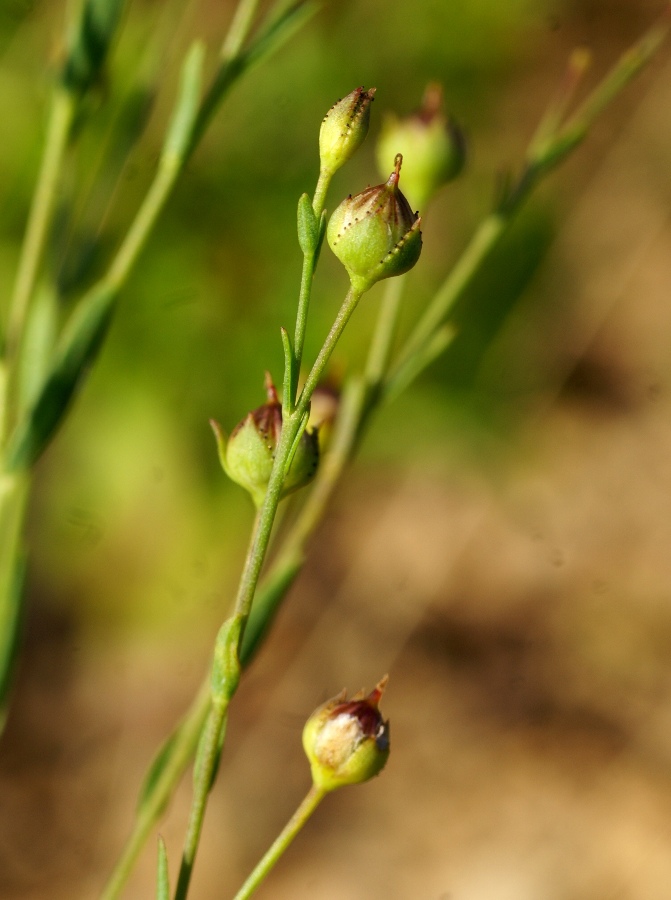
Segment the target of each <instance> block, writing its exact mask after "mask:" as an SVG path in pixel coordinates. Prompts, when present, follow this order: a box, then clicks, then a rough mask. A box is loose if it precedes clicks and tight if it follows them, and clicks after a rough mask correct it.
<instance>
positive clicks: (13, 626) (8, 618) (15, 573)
mask: <svg viewBox="0 0 671 900" xmlns="http://www.w3.org/2000/svg"><path fill="white" fill-rule="evenodd" d="M25 574H26V555H25V554H24V553H19V554H18V555H17V556H16V558H15V559H14V561H13V565H11V566H10V568H9V570H8V572H7V576H8V577H7V578H6V579H3V581H4V582H5V583H3V584H2V585H0V590H1V591H2V595H1V596H0V734H2V732H3V730H4V727H5V721H6V719H7V707H8V702H7V701H8V696H9V689H10V687H11V682H12V675H13V672H14V663H15V661H16V656H17V653H18V645H19V638H20V635H21V621H22V611H23V603H22V602H21V601H22V596H23V582H24V579H25Z"/></svg>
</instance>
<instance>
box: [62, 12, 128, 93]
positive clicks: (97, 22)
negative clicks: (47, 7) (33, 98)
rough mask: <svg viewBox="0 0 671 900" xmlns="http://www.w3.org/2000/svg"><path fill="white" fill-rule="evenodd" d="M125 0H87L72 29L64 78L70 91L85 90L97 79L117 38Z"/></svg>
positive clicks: (81, 91)
mask: <svg viewBox="0 0 671 900" xmlns="http://www.w3.org/2000/svg"><path fill="white" fill-rule="evenodd" d="M124 4H125V0H85V2H84V3H83V5H81V7H80V13H79V16H78V18H77V20H76V21H75V23H74V25H73V27H72V28H71V29H70V34H69V40H68V50H67V56H66V59H65V63H64V65H63V70H62V73H61V81H62V83H63V85H64V86H65V88H66V89H67V90H68V91H73V92H74V91H76V92H79V93H81V94H83V93H85V92H86V91H87V90H88V89H89V88H90V87H91V86H92V84H93V83H94V82H95V80H96V79H97V77H98V75H99V73H100V70H101V69H102V67H103V65H104V64H105V59H106V57H107V53H108V50H109V47H110V43H111V42H112V39H113V37H114V34H115V32H116V29H117V26H118V24H119V20H120V18H121V13H122V11H123V7H124Z"/></svg>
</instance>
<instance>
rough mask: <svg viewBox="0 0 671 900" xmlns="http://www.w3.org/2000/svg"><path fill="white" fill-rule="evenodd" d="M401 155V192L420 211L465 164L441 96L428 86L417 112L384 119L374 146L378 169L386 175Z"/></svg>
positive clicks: (460, 141) (459, 134)
mask: <svg viewBox="0 0 671 900" xmlns="http://www.w3.org/2000/svg"><path fill="white" fill-rule="evenodd" d="M397 153H402V154H403V158H404V160H405V163H404V166H403V188H404V190H405V192H406V194H407V195H408V197H409V198H410V200H411V201H412V203H414V204H417V206H418V207H419V208H420V209H424V207H425V206H426V204H427V202H428V201H429V200H430V199H431V197H432V196H433V195H434V194H435V192H436V191H437V190H438V189H439V188H440V187H441V186H442V185H444V184H447V182H448V181H452V179H454V178H456V177H457V175H458V174H459V173H460V172H461V170H462V169H463V167H464V163H465V161H466V142H465V139H464V136H463V134H462V132H461V131H460V129H459V127H458V126H457V125H456V124H455V122H454V121H453V120H452V119H451V118H449V117H448V116H447V115H446V114H445V111H444V109H443V92H442V89H441V87H440V85H438V84H430V85H429V86H428V87H427V89H426V91H425V93H424V99H423V101H422V106H421V109H419V110H418V112H416V113H415V114H414V115H412V116H409V117H408V118H406V119H398V118H397V117H396V116H394V115H390V116H387V117H386V118H385V120H384V122H383V124H382V133H381V135H380V138H379V140H378V143H377V161H378V168H379V170H380V172H381V173H382V174H384V173H385V172H388V171H389V166H390V165H391V162H392V160H393V159H394V156H395V155H396V154H397Z"/></svg>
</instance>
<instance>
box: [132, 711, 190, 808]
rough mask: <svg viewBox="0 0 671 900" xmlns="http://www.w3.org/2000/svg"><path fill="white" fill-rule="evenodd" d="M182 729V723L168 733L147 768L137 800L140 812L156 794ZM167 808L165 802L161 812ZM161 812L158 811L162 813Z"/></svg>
mask: <svg viewBox="0 0 671 900" xmlns="http://www.w3.org/2000/svg"><path fill="white" fill-rule="evenodd" d="M181 729H182V725H181V724H180V725H178V726H177V728H175V729H174V731H173V732H172V734H170V735H168V737H167V738H166V739H165V741H164V742H163V744H162V745H161V746H160V747H159V750H158V753H157V754H156V756H155V757H154V759H153V760H152V762H151V765H150V766H149V769H148V770H147V774H146V775H145V777H144V781H143V782H142V787H141V788H140V795H139V797H138V800H137V809H138V812H140V811H141V810H142V808H143V807H144V806H145V804H146V803H148V802H149V801H150V800H153V798H154V795H155V790H154V789H155V787H156V785H157V783H158V781H159V779H160V777H161V775H162V774H163V772H164V770H165V768H166V767H167V765H168V763H169V762H170V761H171V759H172V756H173V753H174V751H175V746H176V744H177V738H178V736H179V733H180V731H181ZM164 808H165V803H164V804H163V807H162V808H161V810H160V812H162V811H163V809H164ZM160 812H159V813H158V814H159V815H160Z"/></svg>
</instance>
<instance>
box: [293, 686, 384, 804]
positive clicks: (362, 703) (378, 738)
mask: <svg viewBox="0 0 671 900" xmlns="http://www.w3.org/2000/svg"><path fill="white" fill-rule="evenodd" d="M386 685H387V676H385V677H384V678H383V679H382V681H381V682H380V683H379V684H378V685H377V687H376V688H375V689H374V690H372V691H371V693H370V694H368V696H367V697H365V696H364V693H363V691H361V692H360V693H359V694H356V695H355V696H354V697H352V699H351V700H348V699H347V695H346V692H345V691H343V692H342V693H341V694H339V695H338V696H337V697H334V698H333V699H332V700H329V701H328V702H327V703H325V704H324V705H323V706H320V707H319V708H318V709H316V710H315V711H314V712H313V713H312V715H311V716H310V718H309V719H308V721H307V722H306V724H305V728H304V729H303V747H304V749H305V753H306V754H307V757H308V759H309V761H310V767H311V769H312V780H313V782H314V784H315V786H316V787H318V788H321V789H322V790H324V791H333V790H335V789H336V788H339V787H343V786H344V785H346V784H359V783H360V782H362V781H368V779H369V778H372V777H373V776H374V775H377V774H378V773H379V772H380V771H381V770H382V769H383V767H384V764H385V763H386V762H387V758H388V756H389V722H385V721H384V719H383V718H382V715H381V713H380V710H379V709H378V703H379V702H380V698H381V697H382V694H383V692H384V689H385V687H386Z"/></svg>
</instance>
